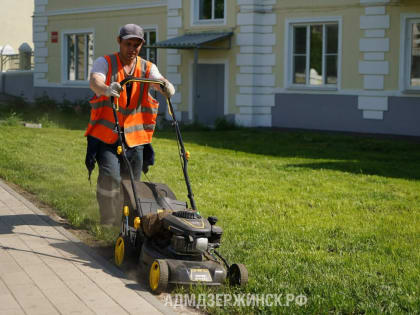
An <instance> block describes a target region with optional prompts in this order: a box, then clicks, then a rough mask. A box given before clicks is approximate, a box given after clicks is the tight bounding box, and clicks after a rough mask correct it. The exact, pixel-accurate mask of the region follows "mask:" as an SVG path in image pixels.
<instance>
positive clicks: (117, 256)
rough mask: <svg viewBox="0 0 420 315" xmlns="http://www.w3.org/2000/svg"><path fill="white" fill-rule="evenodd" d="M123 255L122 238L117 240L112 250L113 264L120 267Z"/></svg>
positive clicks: (123, 243)
mask: <svg viewBox="0 0 420 315" xmlns="http://www.w3.org/2000/svg"><path fill="white" fill-rule="evenodd" d="M124 255H125V241H124V238H123V237H122V236H119V237H118V238H117V241H116V242H115V249H114V261H115V264H116V265H117V266H118V267H120V266H121V265H122V264H123V263H124V258H125V257H124Z"/></svg>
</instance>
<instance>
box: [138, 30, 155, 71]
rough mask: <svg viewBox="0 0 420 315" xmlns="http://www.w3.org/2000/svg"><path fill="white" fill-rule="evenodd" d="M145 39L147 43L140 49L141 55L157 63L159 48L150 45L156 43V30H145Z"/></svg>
mask: <svg viewBox="0 0 420 315" xmlns="http://www.w3.org/2000/svg"><path fill="white" fill-rule="evenodd" d="M144 39H145V41H146V42H145V43H144V45H143V47H142V49H141V50H140V57H142V58H143V59H146V60H149V61H150V62H153V63H154V64H157V48H156V47H148V46H150V45H153V44H155V43H156V31H147V30H145V31H144Z"/></svg>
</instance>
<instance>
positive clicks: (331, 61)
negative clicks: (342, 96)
mask: <svg viewBox="0 0 420 315" xmlns="http://www.w3.org/2000/svg"><path fill="white" fill-rule="evenodd" d="M326 59H327V60H326V62H327V64H326V70H325V71H326V73H327V77H326V84H337V60H338V58H337V55H330V56H327V57H326Z"/></svg>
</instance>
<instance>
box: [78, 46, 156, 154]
mask: <svg viewBox="0 0 420 315" xmlns="http://www.w3.org/2000/svg"><path fill="white" fill-rule="evenodd" d="M105 59H106V61H107V62H108V74H107V77H106V81H105V83H106V84H107V85H110V84H111V82H121V81H122V80H123V79H124V69H123V67H122V65H121V61H120V58H119V56H118V53H115V54H113V55H108V56H105ZM139 60H140V62H139ZM151 66H152V63H151V62H149V61H147V60H144V59H142V58H140V57H137V61H136V67H135V69H134V73H133V76H134V77H140V78H148V77H149V74H150V68H151ZM90 104H91V106H92V108H91V112H90V121H89V124H88V127H87V130H86V133H85V136H92V137H94V138H97V139H99V140H101V141H102V142H105V143H108V144H113V143H115V142H116V141H117V139H118V135H117V132H116V128H115V119H114V114H113V112H112V104H111V100H110V97H106V96H103V95H102V96H100V97H97V96H96V94H95V96H94V97H93V98H92V99H91V100H90ZM118 105H119V110H118V113H117V115H118V121H119V124H120V126H121V127H122V128H123V129H124V135H125V141H126V143H127V145H128V146H129V147H135V146H137V145H141V144H146V143H150V142H151V141H152V136H153V132H154V130H155V126H156V117H157V114H158V107H159V103H158V102H157V101H156V100H155V99H154V98H153V97H152V96H151V95H150V93H149V83H140V84H138V83H133V86H132V91H131V99H130V104H128V105H127V92H126V89H124V90H123V91H122V92H121V93H120V97H119V99H118Z"/></svg>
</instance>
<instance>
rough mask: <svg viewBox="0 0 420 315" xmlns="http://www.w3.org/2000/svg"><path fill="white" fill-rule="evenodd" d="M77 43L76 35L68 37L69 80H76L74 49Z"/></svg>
mask: <svg viewBox="0 0 420 315" xmlns="http://www.w3.org/2000/svg"><path fill="white" fill-rule="evenodd" d="M75 43H76V36H75V35H68V36H67V71H68V72H67V80H75V79H76V69H75V56H74V47H75Z"/></svg>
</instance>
